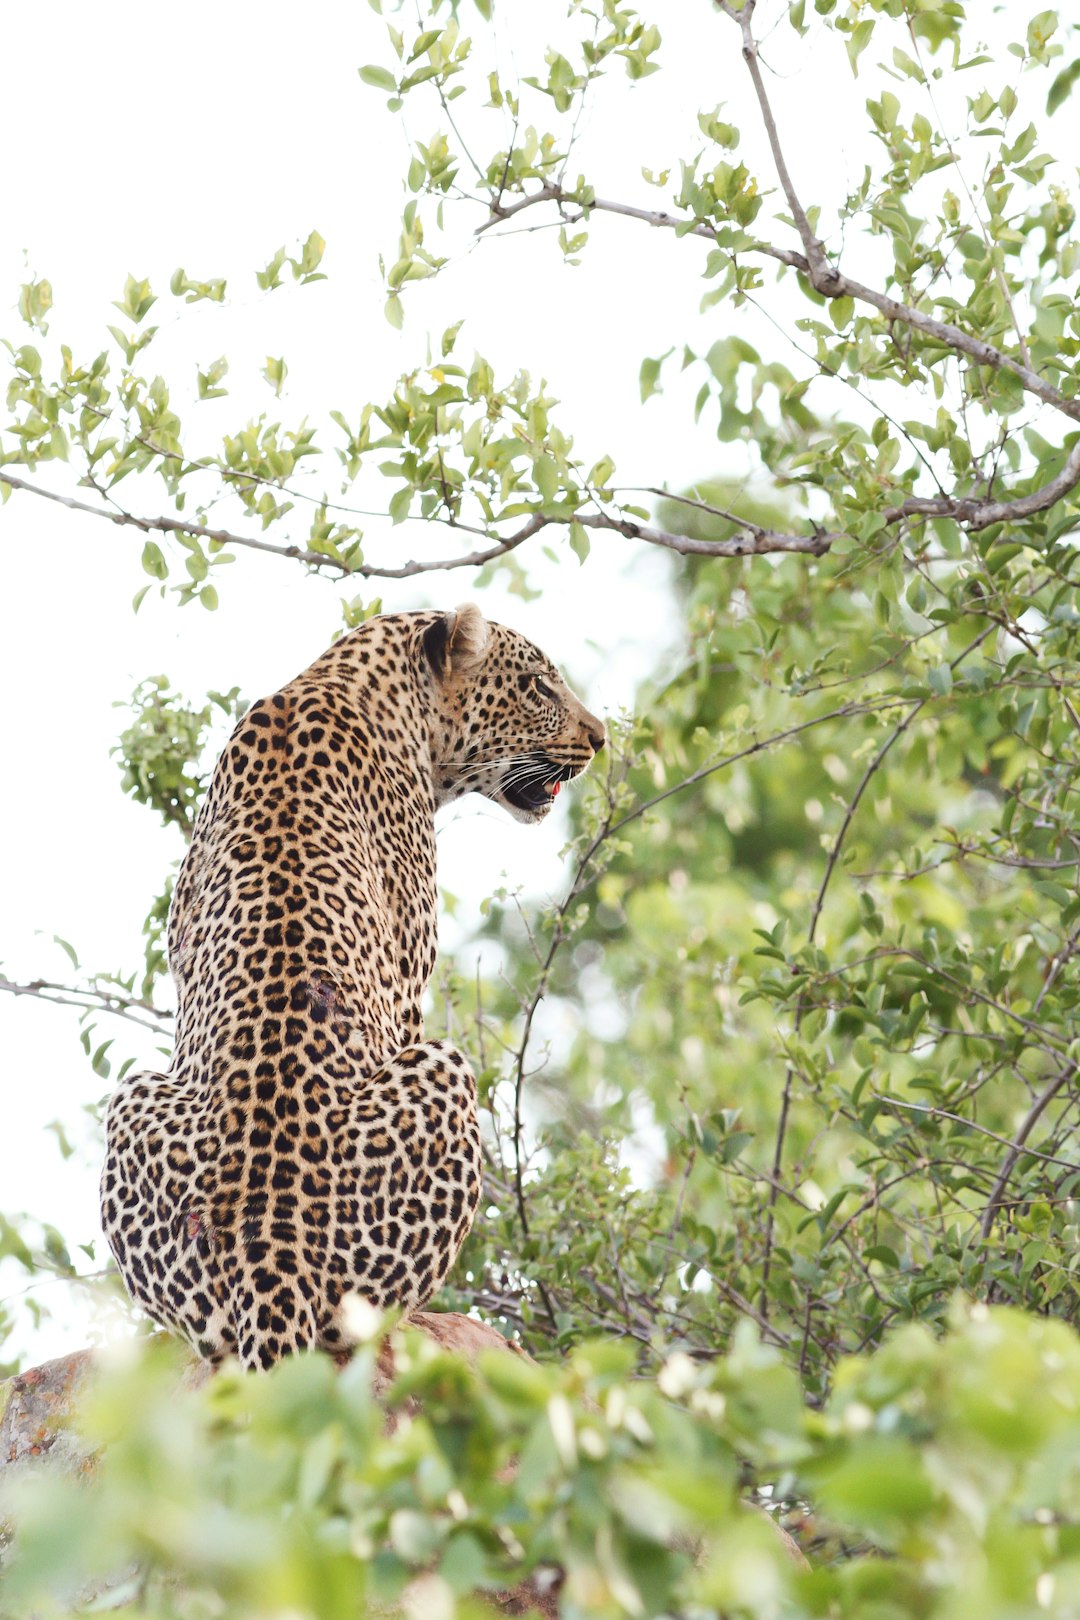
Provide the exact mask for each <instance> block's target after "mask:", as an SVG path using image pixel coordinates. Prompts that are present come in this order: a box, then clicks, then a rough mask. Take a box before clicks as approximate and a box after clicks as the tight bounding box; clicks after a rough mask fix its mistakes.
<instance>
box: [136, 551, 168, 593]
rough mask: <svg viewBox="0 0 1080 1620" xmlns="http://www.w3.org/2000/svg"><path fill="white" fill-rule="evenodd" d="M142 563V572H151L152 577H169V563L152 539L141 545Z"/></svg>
mask: <svg viewBox="0 0 1080 1620" xmlns="http://www.w3.org/2000/svg"><path fill="white" fill-rule="evenodd" d="M142 565H143V570H144V572H146V573H147V574H151V575H152V576H153V577H154V579H168V577H169V565H168V563H167V562H166V561H165V556H164V553H163V552H162V550H161V547H160V546H159V545H158V544H157V542H156V541H154V540H148V541H147V542H146V544H145V545H144V546H143V551H142ZM140 601H141V598H140Z"/></svg>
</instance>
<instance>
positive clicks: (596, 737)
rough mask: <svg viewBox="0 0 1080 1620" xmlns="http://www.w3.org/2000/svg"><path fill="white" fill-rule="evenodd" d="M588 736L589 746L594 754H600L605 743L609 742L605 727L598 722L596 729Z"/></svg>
mask: <svg viewBox="0 0 1080 1620" xmlns="http://www.w3.org/2000/svg"><path fill="white" fill-rule="evenodd" d="M588 736H589V745H590V747H591V748H592V751H593V753H594V754H598V753H599V752H600V750H601V748H603V746H604V743H605V742H606V741H607V737H606V735H605V732H604V728H603V726H602V725H600V723H599V722H597V724H596V729H595V730H590V731H589V733H588Z"/></svg>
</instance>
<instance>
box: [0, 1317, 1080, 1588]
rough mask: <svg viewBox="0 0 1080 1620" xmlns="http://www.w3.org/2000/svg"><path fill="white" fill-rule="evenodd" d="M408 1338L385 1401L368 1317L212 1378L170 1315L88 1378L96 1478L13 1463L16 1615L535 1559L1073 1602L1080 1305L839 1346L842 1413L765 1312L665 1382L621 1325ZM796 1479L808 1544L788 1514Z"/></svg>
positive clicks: (641, 1572)
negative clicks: (729, 1344) (309, 1350)
mask: <svg viewBox="0 0 1080 1620" xmlns="http://www.w3.org/2000/svg"><path fill="white" fill-rule="evenodd" d="M394 1342H395V1354H396V1376H395V1377H394V1379H393V1382H392V1383H391V1385H390V1388H389V1390H388V1392H387V1394H386V1395H385V1396H384V1397H383V1398H382V1399H381V1400H380V1401H379V1402H376V1401H375V1400H373V1398H372V1394H371V1380H372V1374H373V1370H374V1364H375V1354H376V1350H375V1345H374V1344H373V1343H368V1344H367V1345H365V1346H363V1347H361V1349H360V1350H359V1351H358V1352H357V1354H356V1356H355V1357H354V1359H353V1361H352V1362H351V1364H350V1365H349V1367H348V1368H347V1369H346V1370H345V1371H344V1372H341V1373H339V1372H338V1370H337V1369H336V1368H335V1367H334V1365H333V1363H332V1361H331V1360H330V1359H329V1358H327V1357H321V1356H308V1357H303V1358H300V1359H297V1360H294V1361H287V1362H285V1363H283V1364H282V1365H281V1366H279V1367H277V1368H275V1369H274V1370H273V1371H272V1372H270V1373H269V1374H267V1375H265V1376H260V1377H257V1378H253V1377H244V1376H242V1375H239V1374H237V1373H235V1372H229V1371H226V1372H224V1373H222V1374H219V1376H218V1377H216V1378H215V1379H214V1380H212V1382H211V1383H210V1384H209V1385H207V1386H206V1387H204V1388H203V1389H202V1390H200V1391H198V1392H195V1393H191V1392H190V1391H185V1390H184V1389H183V1387H182V1376H181V1363H180V1359H179V1357H178V1354H177V1351H176V1347H175V1346H174V1345H170V1344H168V1342H167V1341H162V1340H160V1339H159V1340H158V1341H156V1342H153V1343H151V1344H150V1346H149V1347H148V1348H147V1349H146V1350H144V1352H143V1353H142V1354H141V1355H140V1356H135V1354H134V1352H131V1353H129V1354H127V1355H126V1356H125V1357H123V1358H122V1359H121V1360H120V1361H119V1362H117V1363H116V1364H114V1365H110V1364H109V1363H106V1364H105V1366H104V1367H103V1368H102V1370H101V1371H100V1372H99V1374H98V1375H97V1377H96V1379H95V1381H94V1382H93V1383H92V1384H91V1385H90V1386H89V1387H86V1388H84V1390H83V1394H82V1397H81V1403H80V1404H81V1428H82V1432H83V1437H84V1439H85V1441H86V1443H87V1444H89V1445H90V1446H93V1447H96V1448H100V1460H99V1462H98V1465H97V1467H96V1470H95V1476H94V1481H93V1484H92V1485H89V1484H88V1483H87V1482H86V1480H85V1479H84V1480H79V1479H77V1478H74V1477H67V1478H65V1477H62V1476H61V1475H60V1474H59V1472H58V1471H55V1470H54V1471H52V1472H48V1471H46V1472H41V1471H38V1472H31V1473H29V1474H27V1475H24V1476H22V1477H21V1478H15V1479H14V1480H12V1479H9V1480H8V1483H7V1486H6V1488H5V1490H4V1499H3V1506H4V1511H5V1512H6V1513H9V1514H10V1515H11V1516H12V1518H13V1520H14V1521H15V1523H16V1524H17V1525H18V1538H17V1544H16V1550H15V1552H14V1554H13V1556H11V1558H10V1560H9V1563H8V1567H7V1569H6V1572H5V1576H4V1580H3V1584H2V1587H0V1614H2V1615H3V1616H4V1617H5V1620H7V1617H11V1620H16V1617H18V1620H21V1617H22V1616H24V1615H26V1614H29V1613H34V1614H41V1615H46V1614H54V1613H57V1612H68V1611H69V1610H70V1607H71V1605H72V1603H73V1602H74V1604H75V1605H76V1607H78V1608H79V1609H80V1611H81V1612H86V1610H87V1608H89V1609H91V1610H95V1611H96V1610H100V1609H101V1608H103V1607H108V1608H115V1607H118V1606H119V1607H122V1608H123V1610H124V1612H130V1613H136V1614H139V1615H145V1616H147V1617H154V1620H157V1617H161V1620H165V1617H168V1620H188V1617H189V1616H190V1617H202V1616H205V1615H212V1614H236V1615H240V1614H245V1615H246V1614H252V1615H255V1614H260V1615H262V1614H290V1615H299V1614H305V1615H313V1616H318V1617H319V1620H356V1616H358V1615H362V1614H371V1613H387V1614H390V1613H398V1614H400V1613H404V1614H405V1615H406V1616H408V1617H409V1620H443V1617H450V1620H452V1617H454V1616H459V1617H462V1620H467V1617H469V1616H474V1617H480V1616H483V1615H490V1614H492V1613H499V1612H510V1613H515V1612H517V1613H520V1612H523V1610H522V1609H521V1608H520V1607H518V1608H515V1607H513V1606H512V1603H511V1600H510V1599H509V1597H508V1594H510V1593H512V1592H513V1591H514V1589H515V1588H517V1587H519V1585H520V1583H521V1582H522V1581H523V1579H525V1578H526V1577H530V1576H531V1577H534V1578H535V1579H536V1582H537V1585H538V1586H539V1587H540V1588H541V1589H543V1588H544V1586H545V1585H546V1586H549V1587H550V1586H551V1584H552V1583H554V1584H556V1585H558V1583H559V1582H561V1583H562V1584H561V1588H560V1590H559V1602H560V1605H561V1612H562V1613H563V1614H564V1615H565V1616H566V1617H567V1620H585V1617H589V1616H596V1617H604V1620H618V1617H621V1616H627V1615H631V1616H632V1615H642V1616H645V1615H650V1616H661V1615H686V1616H688V1617H689V1616H693V1617H695V1620H721V1617H734V1616H759V1615H761V1616H765V1615H769V1616H772V1615H776V1616H784V1617H788V1620H804V1617H805V1620H809V1617H811V1616H823V1615H829V1616H834V1617H836V1620H846V1617H849V1616H850V1617H851V1620H856V1617H857V1620H893V1617H896V1616H907V1615H911V1616H919V1617H920V1620H965V1617H974V1616H980V1617H982V1620H1016V1617H1018V1616H1021V1615H1032V1616H1035V1615H1038V1614H1053V1615H1054V1616H1056V1617H1057V1620H1070V1617H1075V1616H1076V1615H1078V1614H1080V1532H1078V1530H1077V1528H1076V1523H1077V1515H1078V1512H1080V1467H1078V1462H1077V1459H1078V1457H1080V1428H1078V1422H1080V1420H1078V1417H1077V1413H1078V1412H1080V1346H1078V1344H1077V1340H1076V1338H1075V1336H1074V1335H1073V1334H1072V1333H1071V1332H1070V1331H1069V1330H1068V1329H1067V1328H1066V1327H1064V1326H1063V1325H1062V1324H1061V1323H1056V1322H1040V1321H1036V1320H1033V1319H1032V1318H1030V1317H1027V1316H1024V1315H1023V1314H1022V1313H1020V1312H1016V1311H1010V1310H1005V1309H1001V1308H998V1309H994V1310H988V1309H987V1308H986V1307H984V1306H976V1307H974V1308H973V1309H971V1310H970V1311H965V1310H957V1311H955V1312H954V1313H953V1319H952V1324H951V1329H950V1331H949V1332H948V1333H947V1334H946V1335H945V1336H944V1338H942V1339H935V1338H934V1337H933V1336H932V1335H931V1334H930V1333H929V1332H927V1330H926V1329H925V1328H924V1327H921V1326H916V1325H909V1326H908V1327H906V1328H903V1329H902V1330H900V1331H898V1332H896V1333H894V1334H893V1335H892V1336H891V1337H890V1338H889V1340H888V1341H887V1343H886V1344H885V1345H884V1346H883V1347H882V1348H881V1349H879V1350H878V1351H876V1352H875V1353H874V1354H873V1355H871V1356H861V1357H854V1358H851V1359H847V1360H844V1361H842V1362H841V1363H840V1365H839V1367H838V1369H837V1378H836V1386H835V1390H834V1393H833V1395H832V1397H831V1398H830V1400H829V1401H828V1402H827V1403H826V1405H825V1406H824V1407H821V1408H816V1407H813V1406H808V1405H807V1404H805V1402H804V1399H803V1397H802V1395H801V1393H800V1389H799V1384H798V1379H797V1377H796V1376H795V1374H794V1372H793V1371H792V1370H791V1368H790V1367H788V1366H787V1365H785V1363H784V1360H783V1358H782V1356H781V1355H780V1353H779V1352H778V1351H776V1350H773V1349H769V1348H766V1347H763V1346H762V1345H760V1344H759V1343H758V1342H757V1341H756V1339H755V1337H754V1335H753V1333H752V1331H742V1332H740V1334H739V1335H738V1336H737V1340H736V1343H735V1345H734V1346H733V1348H732V1350H731V1351H730V1353H729V1354H728V1355H727V1356H725V1357H724V1358H722V1359H719V1360H717V1361H714V1362H711V1363H708V1364H705V1365H701V1364H698V1363H695V1362H694V1361H692V1360H691V1359H690V1358H689V1357H688V1356H686V1355H685V1354H683V1353H682V1352H675V1353H674V1354H672V1355H671V1356H669V1357H668V1358H667V1359H666V1360H665V1362H664V1363H663V1364H662V1366H661V1367H660V1370H659V1373H658V1376H657V1378H656V1380H655V1381H654V1380H652V1379H648V1380H641V1379H637V1380H632V1379H630V1378H629V1374H630V1372H631V1370H632V1363H633V1351H632V1349H630V1348H629V1347H628V1346H627V1345H625V1344H618V1343H613V1342H611V1341H607V1342H590V1343H584V1344H581V1345H579V1346H578V1347H577V1348H576V1349H575V1350H574V1351H573V1352H572V1353H571V1354H570V1355H569V1356H568V1357H567V1358H566V1360H565V1361H563V1362H562V1363H561V1364H559V1365H553V1366H538V1365H535V1364H533V1365H530V1364H529V1363H527V1362H524V1361H522V1360H520V1359H518V1358H515V1357H512V1356H510V1355H508V1354H506V1353H505V1352H504V1351H498V1350H495V1351H490V1352H487V1353H486V1354H484V1355H483V1356H482V1357H481V1358H480V1362H479V1365H478V1367H477V1368H476V1369H475V1370H471V1369H470V1368H469V1367H467V1366H466V1365H465V1363H463V1361H462V1360H461V1359H460V1358H459V1357H455V1356H450V1355H447V1354H446V1353H445V1352H442V1351H440V1350H439V1349H438V1348H437V1347H436V1346H435V1345H434V1344H433V1343H432V1341H431V1340H429V1339H426V1338H423V1337H421V1336H420V1335H415V1334H408V1335H407V1336H399V1337H397V1338H396V1340H395V1341H394ZM387 1414H389V1422H387ZM748 1492H750V1493H752V1494H753V1496H754V1498H755V1501H756V1507H755V1506H754V1505H753V1504H750V1505H748V1504H745V1503H744V1502H743V1501H742V1500H741V1496H745V1495H746V1494H747V1493H748ZM782 1500H783V1501H786V1502H787V1504H788V1506H787V1508H786V1510H785V1511H784V1513H783V1514H782V1516H783V1517H786V1518H787V1519H788V1521H789V1522H790V1523H791V1524H792V1526H793V1527H794V1528H796V1529H797V1530H798V1531H799V1533H800V1534H801V1536H802V1537H803V1539H804V1541H805V1543H806V1544H807V1545H808V1547H809V1548H810V1550H811V1551H812V1553H813V1555H814V1568H813V1569H812V1570H811V1569H809V1568H806V1567H801V1566H800V1565H799V1564H798V1563H797V1562H796V1561H795V1560H794V1559H793V1557H792V1555H791V1552H790V1550H789V1547H788V1546H786V1545H785V1544H784V1542H783V1540H782V1538H781V1537H780V1536H779V1535H778V1534H777V1532H776V1529H775V1527H774V1526H773V1525H771V1524H770V1523H769V1522H768V1516H769V1515H772V1516H775V1515H776V1514H777V1512H778V1511H779V1509H780V1504H781V1501H782ZM811 1501H813V1502H814V1504H815V1505H814V1506H813V1507H812V1508H811V1507H810V1505H809V1503H810V1502H811Z"/></svg>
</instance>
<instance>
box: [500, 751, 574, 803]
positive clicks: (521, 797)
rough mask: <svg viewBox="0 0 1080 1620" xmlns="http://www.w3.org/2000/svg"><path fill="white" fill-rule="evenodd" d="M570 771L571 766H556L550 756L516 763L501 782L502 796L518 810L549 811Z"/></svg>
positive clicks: (572, 772) (569, 775) (572, 771)
mask: <svg viewBox="0 0 1080 1620" xmlns="http://www.w3.org/2000/svg"><path fill="white" fill-rule="evenodd" d="M573 774H574V770H573V766H571V765H556V764H555V761H554V760H552V759H546V758H541V759H537V760H530V761H528V762H523V763H522V764H520V765H517V766H516V767H515V769H514V770H512V771H511V773H510V775H509V776H508V777H507V778H506V781H505V782H504V783H503V797H504V798H505V799H506V800H507V802H508V803H510V804H512V805H514V807H515V808H516V809H518V810H528V811H530V812H531V813H532V814H534V815H535V814H536V812H537V811H544V810H550V809H551V806H552V805H553V804H554V802H555V800H556V798H557V797H558V793H559V789H560V788H561V787H562V785H563V783H564V782H569V780H570V778H571V777H572V776H573Z"/></svg>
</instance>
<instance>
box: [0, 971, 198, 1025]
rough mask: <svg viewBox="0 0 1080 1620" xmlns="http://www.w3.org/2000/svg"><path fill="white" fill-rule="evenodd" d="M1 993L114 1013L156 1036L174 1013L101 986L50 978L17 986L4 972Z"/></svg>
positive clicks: (0, 987) (80, 1008) (0, 974)
mask: <svg viewBox="0 0 1080 1620" xmlns="http://www.w3.org/2000/svg"><path fill="white" fill-rule="evenodd" d="M0 990H4V991H7V993H8V994H9V995H12V996H33V997H34V998H35V999H36V1000H37V1001H49V1002H52V1003H53V1004H54V1005H55V1006H58V1007H77V1008H79V1010H80V1011H81V1012H103V1013H112V1014H113V1016H114V1017H116V1018H126V1019H127V1020H128V1022H129V1023H132V1024H141V1025H142V1026H143V1028H144V1029H152V1030H153V1031H154V1032H155V1034H159V1035H160V1034H164V1033H165V1032H166V1026H167V1025H168V1024H169V1023H170V1021H171V1019H172V1016H173V1015H172V1013H171V1012H169V1011H167V1010H166V1009H165V1008H163V1007H155V1006H154V1005H153V1003H152V1002H150V1001H145V1000H143V999H142V997H140V996H132V995H128V994H127V992H126V991H123V990H105V989H102V988H101V987H100V986H99V985H92V986H87V987H85V988H83V987H82V986H80V985H70V984H54V983H52V981H51V980H49V979H33V980H31V981H30V982H29V983H28V984H17V983H16V982H15V981H14V980H13V979H9V978H6V977H5V976H4V974H2V973H0Z"/></svg>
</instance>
